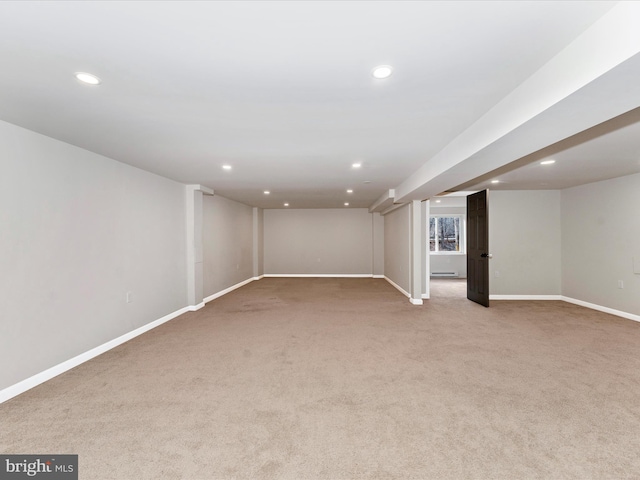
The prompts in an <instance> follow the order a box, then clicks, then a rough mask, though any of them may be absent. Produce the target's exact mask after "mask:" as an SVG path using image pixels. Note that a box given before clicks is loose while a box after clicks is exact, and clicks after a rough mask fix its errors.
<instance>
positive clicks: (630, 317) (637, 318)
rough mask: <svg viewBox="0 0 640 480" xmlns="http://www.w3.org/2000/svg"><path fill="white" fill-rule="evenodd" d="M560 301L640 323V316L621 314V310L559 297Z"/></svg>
mask: <svg viewBox="0 0 640 480" xmlns="http://www.w3.org/2000/svg"><path fill="white" fill-rule="evenodd" d="M561 299H562V300H564V301H565V302H568V303H573V304H574V305H580V306H581V307H587V308H590V309H592V310H598V311H599V312H604V313H609V314H611V315H615V316H617V317H622V318H626V319H628V320H633V321H634V322H640V315H634V314H633V313H628V312H623V311H622V310H616V309H614V308H609V307H603V306H601V305H596V304H595V303H589V302H585V301H584V300H578V299H576V298H571V297H565V296H561Z"/></svg>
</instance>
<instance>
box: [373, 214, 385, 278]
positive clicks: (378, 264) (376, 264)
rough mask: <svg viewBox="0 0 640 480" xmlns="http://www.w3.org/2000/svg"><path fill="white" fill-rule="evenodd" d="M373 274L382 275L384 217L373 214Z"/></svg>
mask: <svg viewBox="0 0 640 480" xmlns="http://www.w3.org/2000/svg"><path fill="white" fill-rule="evenodd" d="M373 274H374V275H375V276H382V275H384V217H383V216H382V215H380V214H379V213H374V214H373Z"/></svg>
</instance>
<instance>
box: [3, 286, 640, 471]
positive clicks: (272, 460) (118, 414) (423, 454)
mask: <svg viewBox="0 0 640 480" xmlns="http://www.w3.org/2000/svg"><path fill="white" fill-rule="evenodd" d="M0 425H1V428H0V452H3V453H77V454H79V456H80V457H79V461H80V478H81V479H83V480H91V479H96V480H97V479H100V480H108V479H118V480H126V479H179V478H183V479H194V480H198V479H296V480H301V479H309V480H311V479H332V480H338V479H529V478H543V479H560V478H574V479H591V478H594V479H619V478H638V477H639V476H640V455H639V453H638V452H640V324H638V323H635V322H632V321H629V320H624V319H621V318H617V317H614V316H610V315H606V314H602V313H599V312H595V311H591V310H588V309H585V308H581V307H578V306H575V305H570V304H567V303H563V302H550V301H539V302H524V301H522V302H520V301H518V302H515V301H514V302H505V301H503V302H492V306H491V308H488V309H487V308H484V307H481V306H479V305H476V304H474V303H472V302H469V301H467V300H466V299H464V298H462V297H457V296H437V295H436V296H435V297H434V298H433V299H432V300H429V301H428V302H425V305H424V306H421V307H418V306H412V305H411V304H410V303H409V302H408V301H407V299H406V298H405V297H403V296H402V295H400V294H399V293H398V292H397V291H396V290H395V289H394V288H393V287H391V286H390V285H389V284H388V283H387V282H385V281H384V280H377V279H299V278H298V279H284V278H273V279H263V280H260V281H258V282H253V283H251V284H249V285H247V286H245V287H243V288H241V289H239V290H236V291H234V292H232V293H230V294H228V295H226V296H224V297H221V298H219V299H217V300H215V301H213V302H211V303H209V304H208V305H207V306H206V307H205V308H203V309H202V310H200V311H198V312H193V313H189V314H186V315H183V316H182V317H180V318H177V319H175V320H173V321H171V322H169V323H167V324H165V325H163V326H161V327H159V328H157V329H155V330H153V331H151V332H149V333H147V334H145V335H143V336H141V337H138V338H136V339H134V340H132V341H130V342H128V343H127V344H125V345H122V346H120V347H118V348H116V349H114V350H112V351H110V352H108V353H106V354H104V355H102V356H100V357H98V358H96V359H94V360H92V361H90V362H88V363H86V364H83V365H81V366H79V367H77V368H76V369H74V370H72V371H70V372H68V373H66V374H64V375H61V376H59V377H57V378H55V379H53V380H51V381H49V382H47V383H46V384H43V385H41V386H39V387H37V388H35V389H33V390H31V391H29V392H27V393H25V394H23V395H21V396H19V397H16V398H14V399H13V400H10V401H8V402H6V403H5V404H3V405H0Z"/></svg>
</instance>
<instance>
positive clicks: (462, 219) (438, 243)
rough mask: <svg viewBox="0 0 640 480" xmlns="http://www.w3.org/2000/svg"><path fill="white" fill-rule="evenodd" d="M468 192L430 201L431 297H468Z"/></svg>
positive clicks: (429, 252)
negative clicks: (466, 194)
mask: <svg viewBox="0 0 640 480" xmlns="http://www.w3.org/2000/svg"><path fill="white" fill-rule="evenodd" d="M466 216H467V200H466V196H464V195H461V196H453V195H447V196H445V197H437V198H435V199H432V201H431V202H429V218H428V236H429V239H428V240H429V241H428V245H427V249H428V252H427V253H428V255H429V294H430V297H431V298H466V296H467V248H466V228H467V227H466Z"/></svg>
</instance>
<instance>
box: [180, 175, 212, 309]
mask: <svg viewBox="0 0 640 480" xmlns="http://www.w3.org/2000/svg"><path fill="white" fill-rule="evenodd" d="M203 194H207V195H213V190H212V189H210V188H207V187H203V186H202V185H187V188H186V195H187V304H188V306H189V308H190V309H191V310H198V309H200V308H202V307H204V290H203V284H204V277H203V265H202V262H203V260H202V244H203V242H202V214H203V207H202V203H203Z"/></svg>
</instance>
